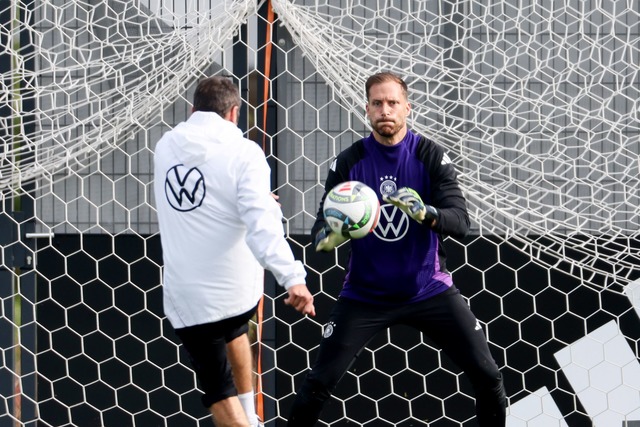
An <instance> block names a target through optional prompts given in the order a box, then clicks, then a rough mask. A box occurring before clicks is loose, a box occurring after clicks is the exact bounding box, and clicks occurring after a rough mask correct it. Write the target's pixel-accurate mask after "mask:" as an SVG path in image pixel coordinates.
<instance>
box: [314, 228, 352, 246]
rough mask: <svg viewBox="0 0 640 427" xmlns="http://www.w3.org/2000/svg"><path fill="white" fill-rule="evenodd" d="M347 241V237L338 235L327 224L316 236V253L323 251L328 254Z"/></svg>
mask: <svg viewBox="0 0 640 427" xmlns="http://www.w3.org/2000/svg"><path fill="white" fill-rule="evenodd" d="M347 240H349V236H348V235H347V236H345V235H344V234H338V233H336V232H335V231H333V230H332V229H331V227H329V224H325V225H324V227H322V228H321V229H320V231H318V233H317V234H316V240H315V246H316V252H320V251H325V252H329V251H330V250H332V249H333V248H335V247H336V246H338V245H339V244H341V243H344V242H346V241H347Z"/></svg>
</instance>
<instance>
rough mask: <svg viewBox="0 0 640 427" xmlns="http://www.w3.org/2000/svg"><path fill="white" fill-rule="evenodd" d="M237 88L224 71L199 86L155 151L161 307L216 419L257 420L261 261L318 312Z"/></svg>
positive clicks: (229, 422) (306, 308) (291, 301)
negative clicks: (246, 132)
mask: <svg viewBox="0 0 640 427" xmlns="http://www.w3.org/2000/svg"><path fill="white" fill-rule="evenodd" d="M240 102H241V100H240V95H239V92H238V88H237V87H236V86H235V85H234V84H233V82H232V81H231V80H230V79H228V78H225V77H210V78H207V79H204V80H202V81H201V82H200V83H198V86H197V87H196V91H195V95H194V99H193V114H191V116H190V117H189V119H188V120H187V121H185V122H182V123H180V124H178V125H177V126H176V127H175V128H174V129H173V130H171V131H169V132H167V133H166V134H165V135H164V136H163V137H162V139H161V140H160V141H159V142H158V144H157V145H156V149H155V154H154V163H155V165H154V168H155V169H154V189H155V201H156V208H157V212H158V224H159V228H160V241H161V243H162V255H163V260H164V284H163V285H164V286H163V294H164V311H165V314H166V315H167V319H169V321H170V322H171V325H172V326H173V327H174V328H175V331H176V334H177V335H178V337H179V338H180V340H181V341H182V343H183V344H184V348H185V349H186V351H187V353H188V354H189V358H190V360H191V364H192V365H193V368H194V370H195V372H196V376H197V378H198V381H199V383H200V388H201V389H202V390H203V392H204V395H203V396H202V403H203V404H204V406H205V407H206V408H208V409H209V411H210V412H211V415H212V417H213V420H214V422H215V424H216V425H218V426H240V427H248V426H252V427H254V426H258V425H260V421H259V419H258V417H257V416H256V411H255V401H254V394H253V378H252V368H253V363H252V360H251V348H250V346H249V339H248V337H247V331H248V326H247V324H248V322H249V320H250V319H251V318H252V316H253V315H254V313H255V312H256V308H257V305H258V302H259V301H260V298H261V297H262V294H263V287H264V268H268V269H269V270H270V271H271V272H272V273H273V275H274V276H275V278H276V280H277V281H278V283H280V284H281V285H282V286H284V288H285V289H287V292H288V297H287V298H286V299H285V301H284V302H285V303H286V304H288V305H291V306H293V307H294V308H295V309H296V310H298V311H300V312H301V313H302V314H309V315H312V316H313V315H314V314H315V308H314V306H313V296H312V295H311V294H310V293H309V290H308V289H307V286H306V284H305V277H306V272H305V270H304V267H303V265H302V263H301V262H300V261H296V260H295V259H294V257H293V253H292V252H291V248H290V247H289V245H288V244H287V242H286V240H285V238H284V230H283V228H282V212H281V210H280V207H279V205H278V203H277V202H276V201H275V200H274V197H272V195H271V192H270V188H269V185H270V181H271V180H270V170H269V166H268V165H267V161H266V159H265V156H264V153H263V151H262V150H261V149H260V147H259V146H258V145H257V144H256V143H254V142H252V141H250V140H248V139H245V138H244V137H243V136H242V131H241V130H240V129H239V128H238V126H237V124H238V112H239V109H240Z"/></svg>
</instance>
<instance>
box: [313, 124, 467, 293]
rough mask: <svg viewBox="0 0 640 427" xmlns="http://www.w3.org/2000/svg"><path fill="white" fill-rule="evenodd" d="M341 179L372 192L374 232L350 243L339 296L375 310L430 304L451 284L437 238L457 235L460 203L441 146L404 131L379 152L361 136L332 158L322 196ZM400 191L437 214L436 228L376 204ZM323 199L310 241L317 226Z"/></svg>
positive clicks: (463, 225)
mask: <svg viewBox="0 0 640 427" xmlns="http://www.w3.org/2000/svg"><path fill="white" fill-rule="evenodd" d="M344 181H360V182H363V183H365V184H367V185H368V186H370V187H371V188H373V189H374V190H375V191H376V193H377V194H378V198H379V200H380V203H381V213H380V220H379V223H378V226H377V227H376V228H375V229H374V231H373V232H372V233H370V234H369V235H367V236H366V237H364V238H362V239H352V240H351V242H350V244H351V253H350V258H349V264H348V266H347V274H346V276H345V281H344V286H343V288H342V292H341V294H340V295H341V296H343V297H346V298H351V299H355V300H359V301H364V302H369V303H375V304H387V305H389V304H391V305H393V304H406V303H411V302H416V301H422V300H425V299H427V298H431V297H432V296H434V295H437V294H439V293H441V292H443V291H445V290H446V289H449V288H450V287H451V286H452V285H453V281H452V278H451V275H450V273H449V272H448V271H447V270H446V253H445V250H444V247H443V246H442V237H443V236H447V235H451V236H456V237H462V236H465V235H466V233H467V232H468V229H469V216H468V213H467V209H466V202H465V199H464V196H463V195H462V191H461V190H460V188H459V185H458V182H457V178H456V172H455V169H454V167H453V164H452V163H451V161H450V160H449V157H448V156H447V155H446V154H445V152H444V150H443V149H442V147H441V146H439V145H437V144H436V143H434V142H432V141H430V140H428V139H426V138H424V137H421V136H419V135H416V134H415V133H413V132H408V133H407V135H406V136H405V138H404V139H403V140H402V142H400V143H399V144H396V145H394V146H386V145H382V144H380V143H378V142H377V141H376V140H375V139H374V137H373V135H369V136H368V137H367V138H364V139H362V140H360V141H357V142H356V143H354V144H353V145H352V146H350V147H349V148H347V149H346V150H344V151H343V152H342V153H340V154H339V155H338V157H337V158H336V159H335V160H334V162H333V163H332V165H331V168H330V171H329V174H328V177H327V181H326V185H325V191H329V190H330V189H331V188H333V187H334V186H335V185H337V184H339V183H340V182H344ZM401 187H410V188H412V189H414V190H415V191H416V192H418V193H419V194H420V197H421V198H422V200H423V202H424V203H425V204H428V205H431V206H433V207H435V208H436V209H437V211H438V213H439V218H438V222H437V224H436V226H435V227H434V228H431V227H430V226H429V225H428V224H427V222H429V221H425V223H424V224H419V223H418V222H416V221H414V220H413V219H411V218H410V217H409V216H408V215H407V214H405V213H404V212H402V211H401V210H400V209H399V208H396V207H395V206H393V205H391V204H387V203H385V202H383V201H382V195H383V194H391V193H393V192H394V191H396V190H397V189H398V188H401ZM325 196H326V193H325V195H324V196H323V198H322V202H321V203H320V209H319V212H318V217H317V220H316V223H315V224H314V226H313V229H312V236H315V233H316V232H317V231H318V230H319V229H320V228H321V227H322V226H323V224H324V217H323V214H322V205H323V203H324V198H325Z"/></svg>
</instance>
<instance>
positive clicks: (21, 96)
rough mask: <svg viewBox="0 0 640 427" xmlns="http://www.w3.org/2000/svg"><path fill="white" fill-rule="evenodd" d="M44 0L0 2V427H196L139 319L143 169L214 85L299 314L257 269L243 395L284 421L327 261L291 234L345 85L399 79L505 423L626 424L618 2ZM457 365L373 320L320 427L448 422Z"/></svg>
mask: <svg viewBox="0 0 640 427" xmlns="http://www.w3.org/2000/svg"><path fill="white" fill-rule="evenodd" d="M488 3H489V4H483V2H473V1H453V0H443V1H439V2H434V1H427V0H412V1H409V0H388V1H377V2H372V1H367V0H348V1H347V0H335V1H334V0H324V1H318V0H315V1H313V0H295V1H292V0H288V1H287V0H270V1H266V0H265V1H256V0H251V1H249V0H217V1H215V0H212V1H204V0H182V1H171V2H169V1H162V0H139V1H120V0H84V1H81V0H48V1H44V0H42V1H39V0H35V1H32V0H30V1H26V0H23V1H19V0H14V1H11V2H2V3H0V40H1V41H2V46H3V50H2V54H1V55H2V61H0V71H1V73H2V92H1V95H0V111H2V114H1V115H0V121H1V122H0V138H2V145H1V146H0V191H1V197H2V202H3V205H2V206H3V209H2V211H1V212H0V235H1V237H0V246H1V247H2V253H1V261H2V264H1V266H0V267H1V269H0V301H1V302H2V309H1V311H0V331H1V332H0V340H1V344H2V345H0V355H1V357H0V426H5V425H6V426H17V425H20V426H22V425H24V426H36V425H38V426H40V425H43V426H61V425H77V426H93V425H104V426H109V425H122V426H126V425H149V426H150V425H162V426H174V425H180V426H191V425H193V426H197V425H208V423H210V420H209V419H208V416H207V413H206V411H205V410H204V408H201V407H199V406H198V405H199V399H198V397H197V396H198V390H197V384H196V382H195V379H194V377H193V374H192V373H191V371H190V370H189V368H188V363H187V361H186V357H185V354H184V352H183V350H182V348H181V347H180V345H179V342H178V340H177V339H176V338H175V336H174V335H173V332H172V330H171V328H170V327H169V325H168V323H167V322H166V319H165V318H164V316H163V312H162V306H161V301H162V290H161V266H162V257H161V253H160V249H159V239H158V228H157V222H156V216H155V210H154V205H155V202H154V200H153V191H152V180H153V177H152V170H153V167H152V166H153V165H152V157H153V150H154V146H155V143H156V142H157V141H158V139H159V138H160V136H161V135H162V133H163V132H165V131H167V130H168V129H170V128H172V127H173V126H175V125H176V124H178V123H179V122H181V121H183V120H185V119H186V118H187V117H188V115H189V112H190V102H191V99H192V94H193V89H194V86H195V83H196V82H197V81H198V79H200V78H202V77H204V76H207V75H212V74H226V75H230V76H232V77H233V78H234V80H235V81H236V82H237V83H238V85H239V86H240V89H241V94H242V98H243V107H242V112H241V123H240V127H241V129H242V130H243V131H244V132H245V134H246V136H247V137H250V138H251V139H253V140H255V141H256V142H257V143H259V144H261V146H262V147H263V148H264V150H265V152H266V154H267V156H268V159H269V162H270V164H271V166H272V174H273V183H272V184H273V185H272V186H273V188H274V191H276V192H277V193H278V194H279V195H280V201H281V202H282V208H283V212H284V214H285V217H286V224H285V232H286V234H287V237H288V239H289V241H290V243H291V246H292V248H293V249H294V252H295V254H296V256H297V257H298V258H300V259H302V260H304V262H305V265H306V267H307V271H308V273H309V286H310V287H311V289H312V291H313V292H314V294H315V297H316V301H317V307H318V316H317V318H314V319H307V318H300V317H299V316H298V315H297V313H293V312H292V311H291V310H290V309H288V308H287V307H284V305H283V302H282V299H283V298H282V296H283V292H282V289H281V288H280V287H278V286H276V285H275V284H274V283H273V281H272V280H271V279H270V278H268V280H267V282H266V288H265V289H266V293H265V300H264V311H263V312H262V313H261V316H260V317H259V318H258V319H256V322H257V323H259V325H258V327H257V328H255V333H256V340H257V341H258V342H257V343H256V344H255V346H254V347H255V350H256V356H257V357H256V358H257V360H258V363H257V365H256V373H257V374H258V375H257V378H259V379H260V381H259V382H257V384H256V387H257V388H258V389H259V391H260V393H259V395H258V406H259V408H260V411H261V412H262V415H263V417H264V419H265V421H266V423H267V425H274V426H275V425H281V424H282V425H283V424H284V420H285V419H286V417H287V412H288V408H289V407H290V405H291V403H292V399H293V396H294V393H295V389H296V387H297V386H298V385H299V383H300V381H301V379H302V377H303V375H304V373H305V372H306V370H307V369H308V367H309V365H310V363H311V362H312V361H313V358H314V357H315V352H316V350H317V345H318V343H319V341H320V337H321V330H322V325H323V321H324V320H326V317H327V314H328V311H329V309H330V307H331V304H332V302H333V301H334V300H335V297H336V296H337V293H338V292H339V289H340V286H341V280H342V276H343V274H344V267H345V259H346V257H347V256H348V248H347V247H346V246H343V247H341V248H340V249H339V250H337V251H336V253H335V254H334V255H327V256H318V255H316V254H315V252H314V250H313V248H312V247H311V245H310V243H309V237H308V233H309V230H310V228H311V225H312V223H313V220H314V217H315V213H316V210H317V206H318V202H319V199H320V197H321V195H322V193H323V191H324V189H323V187H322V185H323V183H324V179H325V177H326V174H327V170H328V166H329V164H330V162H331V160H332V159H333V158H334V157H335V155H337V153H339V152H340V151H341V150H343V149H344V148H346V147H348V146H349V145H350V144H352V143H353V142H354V141H355V140H357V139H359V138H361V137H363V136H365V135H367V134H368V132H369V128H368V125H367V122H366V118H365V114H364V105H365V98H364V83H365V81H366V79H367V77H368V76H369V75H370V74H372V73H375V72H378V71H383V70H386V71H392V72H394V73H397V74H399V75H400V76H402V77H403V78H404V79H405V80H406V81H407V83H408V86H409V96H410V102H411V105H412V113H411V115H410V119H409V120H410V127H411V128H412V129H414V130H416V131H417V132H419V133H422V134H424V135H426V136H428V137H430V138H431V139H433V140H435V141H437V142H438V143H439V144H441V145H443V146H444V147H445V149H446V151H447V153H448V155H449V157H451V159H452V161H453V163H454V164H455V165H456V168H457V170H458V171H459V175H460V180H461V185H462V187H463V190H464V192H465V195H466V198H467V201H468V207H469V211H470V214H471V218H472V233H471V236H469V237H468V238H466V239H462V240H460V239H447V240H446V242H445V243H446V249H447V251H448V254H449V258H450V263H451V264H452V265H451V270H452V274H453V277H454V282H456V284H457V286H458V287H459V288H460V289H461V291H462V293H463V295H464V296H465V297H466V298H468V300H469V303H470V305H471V307H472V309H473V310H474V312H475V313H476V314H477V316H478V318H479V320H480V321H481V324H482V326H483V328H484V329H485V331H486V333H487V335H488V338H489V341H490V345H491V347H492V352H493V353H494V356H495V357H496V360H497V361H498V363H499V365H500V367H501V369H502V371H503V374H504V376H505V382H506V387H507V392H508V395H509V404H510V406H509V411H510V413H509V425H510V426H525V425H526V426H528V427H532V426H545V427H546V426H552V425H553V426H555V425H557V426H565V425H576V426H578V425H585V426H587V425H592V424H593V425H595V426H598V427H600V426H602V427H605V426H606V427H610V426H613V425H625V424H623V423H625V422H626V423H628V425H632V423H633V422H640V410H638V408H639V407H640V397H639V396H640V393H639V391H640V382H639V381H638V378H640V364H638V356H639V340H640V333H638V331H639V330H640V318H639V314H640V282H638V279H639V277H640V274H638V267H637V266H638V265H639V264H640V241H639V239H640V236H639V234H640V208H639V206H640V194H639V192H638V188H640V182H639V181H640V178H639V177H640V101H639V100H640V12H639V10H640V4H639V3H638V1H637V0H632V1H627V2H620V1H613V0H600V1H596V0H593V1H576V0H560V1H558V0H556V1H550V0H543V1H536V2H532V4H527V3H524V2H520V1H515V0H500V1H493V2H488ZM472 419H473V393H472V391H471V390H470V385H469V384H468V382H467V381H466V379H465V377H464V375H462V374H461V372H460V371H459V370H458V369H457V367H456V366H455V365H453V364H452V363H451V362H450V361H449V360H448V359H447V358H446V357H445V356H444V355H442V354H441V353H440V352H439V350H438V349H437V348H436V347H434V346H433V345H432V344H431V343H430V342H428V341H427V340H426V339H424V338H423V337H421V336H420V334H418V333H416V332H415V331H411V330H406V329H403V328H392V329H391V330H389V331H388V332H387V333H386V334H383V336H379V337H376V338H375V339H374V341H373V342H371V343H370V344H369V345H368V346H367V348H366V350H365V351H364V353H363V354H362V355H361V357H360V358H359V359H358V360H357V361H356V363H354V365H353V367H352V368H351V369H350V370H349V372H348V373H347V375H345V378H344V379H343V380H342V382H341V383H340V385H339V387H338V389H337V390H336V393H335V396H334V397H332V399H331V401H330V402H329V404H328V406H327V409H326V410H325V412H324V413H323V417H322V418H321V421H322V423H324V424H326V425H335V426H337V425H343V424H344V425H354V424H355V425H372V426H378V425H403V426H409V425H426V424H427V423H428V424H429V425H430V426H432V427H445V426H472V425H474V424H473V420H472Z"/></svg>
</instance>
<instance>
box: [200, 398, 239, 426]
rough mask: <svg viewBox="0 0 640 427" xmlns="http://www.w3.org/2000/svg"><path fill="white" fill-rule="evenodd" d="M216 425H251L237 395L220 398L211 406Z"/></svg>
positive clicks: (210, 409) (210, 410)
mask: <svg viewBox="0 0 640 427" xmlns="http://www.w3.org/2000/svg"><path fill="white" fill-rule="evenodd" d="M209 412H211V416H212V417H213V422H214V423H215V425H216V427H249V421H248V420H247V416H246V415H245V413H244V409H242V405H240V401H239V400H238V398H237V397H236V396H232V397H228V398H226V399H224V400H220V401H218V402H216V403H214V404H213V405H211V406H210V407H209Z"/></svg>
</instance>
